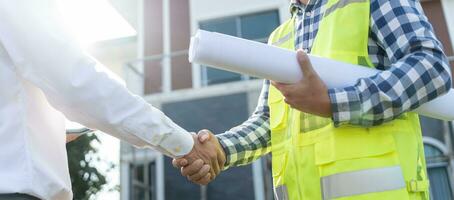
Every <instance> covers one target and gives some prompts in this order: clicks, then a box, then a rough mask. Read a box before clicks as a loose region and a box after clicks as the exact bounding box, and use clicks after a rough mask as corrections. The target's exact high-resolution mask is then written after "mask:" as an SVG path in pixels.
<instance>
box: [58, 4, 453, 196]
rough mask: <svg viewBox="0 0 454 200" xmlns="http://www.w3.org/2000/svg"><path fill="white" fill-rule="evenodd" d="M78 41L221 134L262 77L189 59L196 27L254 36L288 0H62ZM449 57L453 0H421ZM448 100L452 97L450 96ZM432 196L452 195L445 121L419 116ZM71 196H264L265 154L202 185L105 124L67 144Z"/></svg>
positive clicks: (186, 118) (162, 104)
mask: <svg viewBox="0 0 454 200" xmlns="http://www.w3.org/2000/svg"><path fill="white" fill-rule="evenodd" d="M62 2H63V3H62V6H61V9H62V13H63V17H64V18H65V19H64V20H65V22H67V25H68V28H70V29H71V30H72V31H73V32H74V34H75V35H76V36H77V37H78V38H79V40H80V44H81V45H82V46H84V48H86V50H87V51H88V52H89V53H90V54H91V55H92V56H94V57H95V58H97V59H98V60H99V61H100V62H102V63H103V64H104V65H105V66H107V67H108V68H110V69H111V70H112V71H113V72H115V73H116V74H118V75H119V76H120V77H122V78H123V79H124V80H125V82H126V83H127V86H128V88H130V89H131V91H133V92H134V93H136V94H138V95H141V96H143V97H144V98H145V99H146V100H147V101H149V102H150V103H151V104H152V105H154V106H155V107H157V108H160V109H161V110H163V111H164V112H165V113H166V114H167V115H168V116H169V117H170V118H172V119H173V120H174V121H175V122H176V123H178V124H180V125H181V126H182V127H184V128H186V129H187V130H189V131H198V130H200V129H203V128H207V129H210V130H212V131H213V132H214V133H216V134H219V133H223V132H224V131H226V130H228V129H229V128H231V127H233V126H235V125H238V124H240V123H241V122H243V121H244V120H246V119H247V118H248V116H249V115H250V114H251V113H252V111H253V110H254V108H255V106H256V103H257V99H258V95H259V93H260V89H261V84H262V80H259V79H256V78H254V77H249V76H245V75H240V74H236V73H231V72H226V71H221V70H217V69H213V68H207V67H206V66H200V65H195V64H190V63H189V62H188V58H187V57H188V53H187V50H188V47H189V39H190V36H191V35H192V34H194V33H195V31H196V30H197V29H204V30H209V31H216V32H221V33H225V34H229V35H233V36H237V37H242V38H246V39H250V40H256V41H259V42H266V41H267V39H268V35H269V34H270V33H271V32H272V30H273V29H275V28H276V27H277V26H278V25H279V24H280V23H282V22H284V21H285V20H286V19H288V18H289V17H290V16H289V10H288V8H289V7H288V6H289V1H288V0H247V1H244V0H228V1H213V0H62ZM421 4H422V6H423V8H424V10H425V13H426V15H427V16H428V18H429V20H430V21H431V22H432V24H433V26H434V29H435V32H436V34H437V35H438V37H439V39H440V40H441V41H442V43H443V45H444V49H445V53H446V54H447V55H448V56H450V60H451V61H452V62H451V65H454V52H453V46H454V43H453V42H454V13H453V12H452V10H454V0H421ZM453 106H454V105H453ZM421 123H422V127H423V132H424V133H423V134H424V143H425V147H426V149H425V151H426V158H427V164H428V171H429V176H430V181H431V191H432V199H435V200H449V199H453V191H454V190H453V180H454V179H453V176H452V174H453V173H454V171H453V170H454V168H453V166H454V156H453V144H452V143H453V141H454V140H453V138H454V131H453V125H452V123H451V122H443V121H439V120H435V119H430V118H424V117H421ZM67 147H68V154H69V159H70V161H69V162H70V170H71V177H72V182H73V190H74V192H75V199H101V200H104V199H109V200H111V199H112V200H116V199H121V200H164V199H167V200H181V199H185V200H211V199H216V200H223V199H226V200H227V199H241V200H242V199H245V200H249V199H255V200H271V199H273V195H272V181H271V171H270V170H271V163H270V162H271V161H270V158H269V157H264V158H262V159H260V160H258V161H256V162H255V163H254V164H252V165H249V166H245V167H239V168H233V169H230V170H228V171H227V172H225V173H223V174H221V175H220V176H219V177H218V178H217V180H216V181H214V182H213V183H211V184H210V185H208V186H206V187H200V186H198V185H194V184H191V183H189V182H188V181H186V178H184V177H180V175H179V171H178V170H176V169H174V168H173V167H172V166H171V163H170V159H169V158H166V157H164V156H163V155H161V154H159V153H156V152H153V151H151V150H144V149H135V148H134V147H132V146H131V145H128V144H126V143H121V142H119V141H118V140H117V139H114V138H112V137H110V136H107V135H105V134H102V133H96V134H90V135H87V136H84V137H82V138H80V139H79V140H77V141H76V142H73V143H70V144H69V145H68V146H67Z"/></svg>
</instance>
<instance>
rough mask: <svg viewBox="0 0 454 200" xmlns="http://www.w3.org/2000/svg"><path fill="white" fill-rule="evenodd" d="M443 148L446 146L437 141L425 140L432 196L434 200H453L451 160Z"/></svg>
mask: <svg viewBox="0 0 454 200" xmlns="http://www.w3.org/2000/svg"><path fill="white" fill-rule="evenodd" d="M441 147H444V144H443V143H441V142H439V141H438V140H435V139H429V140H425V142H424V153H425V157H426V162H427V172H428V175H429V180H430V196H431V199H434V200H442V199H443V200H449V199H453V196H452V195H453V193H452V192H453V191H452V189H451V188H452V182H451V177H450V172H449V158H448V156H446V155H445V154H444V152H443V151H442V149H441Z"/></svg>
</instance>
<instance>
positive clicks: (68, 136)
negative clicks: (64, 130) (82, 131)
mask: <svg viewBox="0 0 454 200" xmlns="http://www.w3.org/2000/svg"><path fill="white" fill-rule="evenodd" d="M79 137H80V135H79V134H66V143H70V142H72V141H74V140H76V139H77V138H79Z"/></svg>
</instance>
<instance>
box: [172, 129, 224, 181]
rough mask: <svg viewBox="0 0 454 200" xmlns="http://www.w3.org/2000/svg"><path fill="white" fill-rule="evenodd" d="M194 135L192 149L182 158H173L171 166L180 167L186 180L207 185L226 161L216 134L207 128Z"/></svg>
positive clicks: (219, 171)
mask: <svg viewBox="0 0 454 200" xmlns="http://www.w3.org/2000/svg"><path fill="white" fill-rule="evenodd" d="M194 137H195V139H194V140H195V144H194V149H193V150H192V151H191V152H190V153H189V154H188V155H186V156H184V157H183V158H179V159H174V160H173V161H172V164H173V166H175V167H176V168H180V169H181V175H183V176H186V177H187V178H188V180H190V181H192V182H194V183H197V184H200V185H207V184H208V183H209V182H211V181H213V180H214V179H215V178H216V176H217V175H218V174H219V173H221V171H222V169H223V168H224V164H225V161H226V157H225V153H224V150H223V149H222V147H221V145H220V144H219V141H218V140H217V138H216V136H214V135H213V134H212V133H211V132H210V131H208V130H201V131H199V133H198V135H197V136H194Z"/></svg>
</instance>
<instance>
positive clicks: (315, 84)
mask: <svg viewBox="0 0 454 200" xmlns="http://www.w3.org/2000/svg"><path fill="white" fill-rule="evenodd" d="M297 59H298V63H299V65H300V67H301V71H302V72H303V79H302V80H301V81H299V82H297V83H295V84H284V83H277V82H274V81H271V84H273V85H274V87H276V88H277V89H278V90H279V91H281V93H282V95H284V97H285V99H284V100H285V102H286V103H287V104H289V105H290V106H291V107H293V108H295V109H298V110H299V111H302V112H306V113H310V114H314V115H318V116H321V117H331V116H332V111H331V101H330V98H329V96H328V88H327V87H326V85H325V83H323V81H322V80H321V79H320V77H319V76H318V74H317V72H315V70H314V69H313V68H312V64H311V62H310V60H309V57H308V56H307V54H306V53H304V51H302V50H301V49H299V50H298V51H297Z"/></svg>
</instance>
